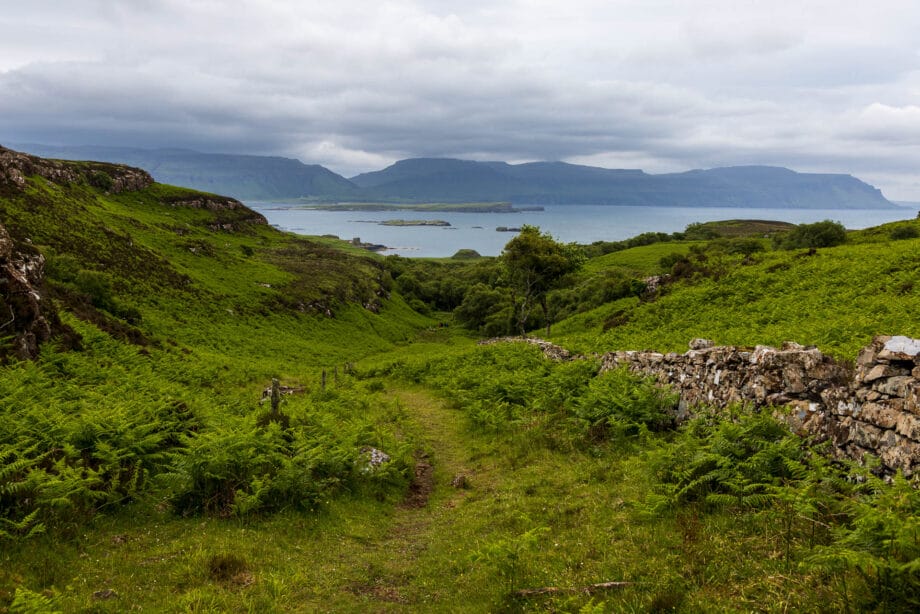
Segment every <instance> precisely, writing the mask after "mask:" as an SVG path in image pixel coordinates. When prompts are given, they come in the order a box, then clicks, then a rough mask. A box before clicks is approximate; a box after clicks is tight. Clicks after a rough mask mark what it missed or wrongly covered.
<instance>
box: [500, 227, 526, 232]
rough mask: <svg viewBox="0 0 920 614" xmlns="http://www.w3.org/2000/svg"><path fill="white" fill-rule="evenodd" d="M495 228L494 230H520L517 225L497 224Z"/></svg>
mask: <svg viewBox="0 0 920 614" xmlns="http://www.w3.org/2000/svg"><path fill="white" fill-rule="evenodd" d="M495 230H496V232H521V229H520V228H518V227H517V226H498V227H496V228H495Z"/></svg>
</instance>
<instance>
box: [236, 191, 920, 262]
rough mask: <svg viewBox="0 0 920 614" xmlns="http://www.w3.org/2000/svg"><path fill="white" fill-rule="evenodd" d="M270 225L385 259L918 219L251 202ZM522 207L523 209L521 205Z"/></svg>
mask: <svg viewBox="0 0 920 614" xmlns="http://www.w3.org/2000/svg"><path fill="white" fill-rule="evenodd" d="M246 204H247V205H248V206H249V207H251V208H253V209H255V210H256V211H258V212H260V213H262V214H263V215H264V216H265V217H266V218H267V219H268V222H269V223H270V224H272V225H274V226H276V227H278V228H280V229H282V230H287V231H290V232H295V233H298V234H303V235H335V236H337V237H339V238H340V239H346V240H350V239H352V238H355V237H358V238H360V239H361V240H362V241H364V242H366V243H376V244H380V245H386V246H387V247H388V249H387V250H386V251H384V252H382V253H383V254H399V255H402V256H413V257H446V256H451V255H453V254H455V253H456V252H457V250H460V249H474V250H476V251H477V252H479V253H480V254H482V255H483V256H497V255H498V254H500V253H501V251H502V248H503V247H504V246H505V244H506V243H507V242H508V241H509V240H511V238H513V237H514V233H511V232H497V231H496V230H495V229H496V228H497V227H499V226H505V227H520V226H522V225H524V224H530V225H532V226H539V227H540V229H541V230H543V231H544V232H548V233H550V234H551V235H552V236H553V237H554V238H555V239H556V240H558V241H562V242H565V243H570V242H577V243H592V242H594V241H619V240H622V239H628V238H629V237H632V236H635V235H637V234H640V233H643V232H676V231H680V230H683V229H684V228H686V227H687V225H688V224H691V223H693V222H709V221H715V220H729V219H752V220H777V221H783V222H792V223H795V224H801V223H808V222H818V221H821V220H834V221H837V222H840V223H842V224H843V225H844V226H846V227H847V228H852V229H856V228H866V227H868V226H876V225H878V224H883V223H885V222H892V221H895V220H903V219H908V218H913V217H916V215H917V210H916V209H915V208H906V207H904V208H898V209H884V210H878V209H871V210H868V209H849V210H840V209H742V208H730V207H617V206H610V205H547V206H546V207H545V209H544V211H522V212H519V213H455V212H419V211H318V210H312V209H303V208H301V207H300V205H296V204H284V203H259V202H248V203H246ZM519 206H524V205H519ZM394 219H413V220H444V221H446V222H449V223H450V226H448V227H438V226H381V225H379V224H377V223H375V222H380V221H383V220H394Z"/></svg>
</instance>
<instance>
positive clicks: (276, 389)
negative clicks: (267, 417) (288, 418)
mask: <svg viewBox="0 0 920 614" xmlns="http://www.w3.org/2000/svg"><path fill="white" fill-rule="evenodd" d="M279 407H281V383H280V382H279V381H278V378H277V377H273V378H272V415H278V408H279Z"/></svg>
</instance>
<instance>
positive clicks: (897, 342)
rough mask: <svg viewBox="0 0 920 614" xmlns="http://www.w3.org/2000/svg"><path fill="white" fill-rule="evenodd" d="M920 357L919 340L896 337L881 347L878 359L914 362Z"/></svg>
mask: <svg viewBox="0 0 920 614" xmlns="http://www.w3.org/2000/svg"><path fill="white" fill-rule="evenodd" d="M918 356H920V339H911V338H910V337H904V336H902V335H897V336H895V337H891V338H890V339H888V341H886V342H885V344H884V345H883V346H882V350H881V351H880V352H879V353H878V357H879V358H880V359H883V360H914V359H915V358H917V357H918Z"/></svg>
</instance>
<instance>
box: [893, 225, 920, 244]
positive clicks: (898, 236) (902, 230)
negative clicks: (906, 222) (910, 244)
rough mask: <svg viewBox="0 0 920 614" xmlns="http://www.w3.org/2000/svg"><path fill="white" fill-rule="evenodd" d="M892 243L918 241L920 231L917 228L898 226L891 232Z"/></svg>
mask: <svg viewBox="0 0 920 614" xmlns="http://www.w3.org/2000/svg"><path fill="white" fill-rule="evenodd" d="M889 236H890V237H891V239H892V241H900V240H902V239H916V238H917V237H920V231H918V230H917V227H916V226H898V227H897V228H895V229H894V230H892V231H891V234H890V235H889Z"/></svg>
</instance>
